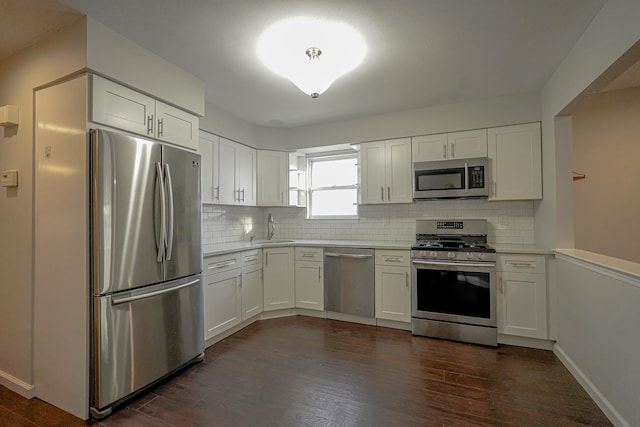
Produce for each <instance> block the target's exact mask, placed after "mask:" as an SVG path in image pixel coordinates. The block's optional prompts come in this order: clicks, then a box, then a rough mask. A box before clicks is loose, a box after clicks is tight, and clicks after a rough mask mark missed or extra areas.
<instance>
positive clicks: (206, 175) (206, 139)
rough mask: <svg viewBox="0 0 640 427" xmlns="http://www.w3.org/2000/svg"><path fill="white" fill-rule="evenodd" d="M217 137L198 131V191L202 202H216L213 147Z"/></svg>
mask: <svg viewBox="0 0 640 427" xmlns="http://www.w3.org/2000/svg"><path fill="white" fill-rule="evenodd" d="M217 142H218V137H217V136H215V135H212V134H210V133H207V132H202V131H201V132H200V146H199V147H198V148H199V151H200V157H201V158H200V193H201V194H202V203H215V202H216V196H217V195H216V192H217V190H216V188H215V185H214V179H213V172H214V167H213V160H214V154H213V152H214V149H217Z"/></svg>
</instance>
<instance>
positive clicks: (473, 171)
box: [468, 166, 484, 188]
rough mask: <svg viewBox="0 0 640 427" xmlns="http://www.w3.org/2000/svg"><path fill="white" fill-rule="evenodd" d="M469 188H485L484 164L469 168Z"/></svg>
mask: <svg viewBox="0 0 640 427" xmlns="http://www.w3.org/2000/svg"><path fill="white" fill-rule="evenodd" d="M468 173H469V188H484V166H471V167H470V168H469V171H468Z"/></svg>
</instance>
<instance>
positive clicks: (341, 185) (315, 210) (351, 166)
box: [307, 153, 358, 218]
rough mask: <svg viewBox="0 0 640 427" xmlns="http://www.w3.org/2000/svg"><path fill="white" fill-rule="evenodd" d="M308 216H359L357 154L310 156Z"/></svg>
mask: <svg viewBox="0 0 640 427" xmlns="http://www.w3.org/2000/svg"><path fill="white" fill-rule="evenodd" d="M308 171H309V172H308V176H309V206H308V210H307V216H308V217H309V218H357V217H358V204H357V203H358V155H357V154H355V153H354V154H345V155H333V156H326V157H312V158H310V159H309V163H308Z"/></svg>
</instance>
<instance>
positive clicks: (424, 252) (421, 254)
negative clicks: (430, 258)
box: [418, 251, 427, 258]
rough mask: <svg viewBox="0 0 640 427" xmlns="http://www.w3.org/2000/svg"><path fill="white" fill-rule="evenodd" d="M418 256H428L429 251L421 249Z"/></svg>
mask: <svg viewBox="0 0 640 427" xmlns="http://www.w3.org/2000/svg"><path fill="white" fill-rule="evenodd" d="M418 256H419V257H422V258H424V257H426V256H427V251H420V252H418Z"/></svg>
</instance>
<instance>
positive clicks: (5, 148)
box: [0, 20, 86, 396]
mask: <svg viewBox="0 0 640 427" xmlns="http://www.w3.org/2000/svg"><path fill="white" fill-rule="evenodd" d="M85 57H86V52H85V23H84V20H81V21H78V22H77V23H75V24H74V25H72V26H71V27H69V28H67V29H66V30H63V31H61V32H59V33H58V34H55V35H54V36H52V37H51V38H49V39H47V40H45V41H43V42H40V43H38V44H37V45H34V46H32V47H30V48H28V49H26V50H24V51H22V52H20V53H18V54H16V55H14V56H12V57H10V58H8V59H5V60H4V61H3V62H2V63H0V105H6V104H11V105H16V106H18V107H19V108H20V125H19V126H18V127H17V128H5V129H4V131H2V130H0V135H1V138H0V170H7V169H17V170H18V173H19V187H18V188H17V189H5V188H0V236H2V239H1V240H2V245H0V343H1V345H0V384H2V385H5V386H8V387H9V388H11V389H13V390H15V391H17V392H19V393H21V394H23V395H26V396H31V395H32V394H33V387H32V384H33V373H32V330H33V320H32V319H33V306H32V304H33V276H32V271H33V243H32V242H33V230H32V228H33V174H34V172H33V139H34V135H33V131H34V123H33V114H34V107H33V97H34V92H33V90H34V88H36V87H38V86H41V85H44V84H46V83H48V82H51V81H53V80H55V79H58V78H60V77H62V76H65V75H67V74H70V73H73V72H76V71H78V70H82V69H83V68H84V67H85Z"/></svg>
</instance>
